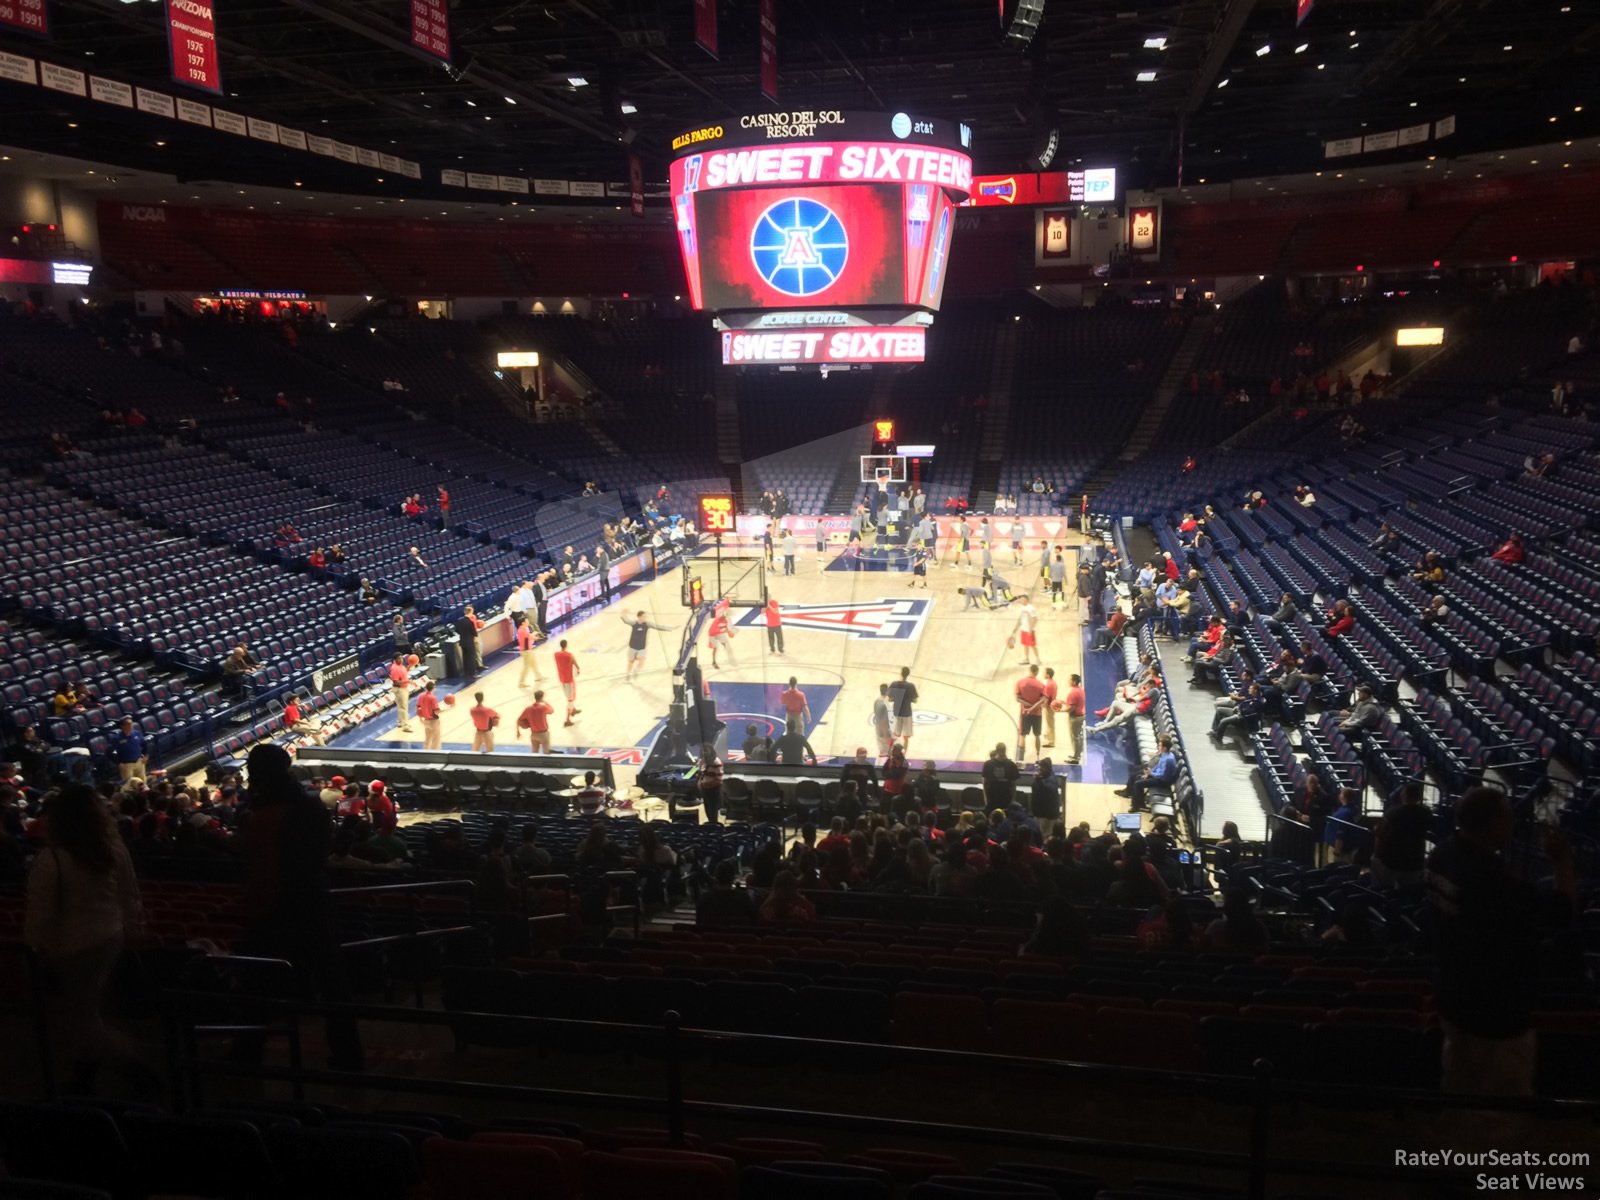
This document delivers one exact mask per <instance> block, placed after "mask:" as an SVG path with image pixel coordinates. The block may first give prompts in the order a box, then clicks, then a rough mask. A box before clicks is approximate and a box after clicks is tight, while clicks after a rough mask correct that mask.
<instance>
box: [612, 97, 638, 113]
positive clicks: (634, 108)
mask: <svg viewBox="0 0 1600 1200" xmlns="http://www.w3.org/2000/svg"><path fill="white" fill-rule="evenodd" d="M617 110H618V111H619V112H621V113H622V115H623V116H625V117H631V116H633V114H634V113H636V112H638V111H639V106H638V105H637V104H634V103H633V102H632V101H629V100H624V101H623V102H622V103H621V104H619V105H617Z"/></svg>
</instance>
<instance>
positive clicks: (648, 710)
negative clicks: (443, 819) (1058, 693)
mask: <svg viewBox="0 0 1600 1200" xmlns="http://www.w3.org/2000/svg"><path fill="white" fill-rule="evenodd" d="M1078 540H1079V539H1078V537H1077V535H1075V534H1074V535H1070V537H1069V538H1064V539H1063V542H1064V543H1065V544H1068V545H1075V543H1076V542H1077V541H1078ZM1029 554H1030V552H1028V551H1025V552H1024V556H1025V559H1026V558H1028V557H1029ZM1031 554H1032V557H1033V558H1034V559H1036V557H1037V548H1036V547H1035V549H1034V550H1033V551H1032V552H1031ZM946 557H947V558H948V552H947V554H946ZM995 558H996V562H997V565H998V566H999V567H1000V570H1001V572H1002V574H1004V575H1005V576H1006V577H1007V578H1008V579H1010V580H1011V582H1012V584H1013V585H1014V590H1015V591H1016V593H1017V594H1019V595H1020V593H1021V591H1022V590H1024V589H1027V590H1030V591H1031V593H1032V597H1033V600H1034V606H1035V608H1037V609H1038V610H1039V622H1038V638H1039V646H1040V650H1041V653H1042V655H1043V659H1044V663H1045V665H1047V666H1051V667H1054V668H1055V671H1056V676H1057V679H1058V680H1059V682H1060V683H1061V686H1062V688H1063V690H1064V689H1065V686H1066V680H1067V677H1068V676H1069V675H1070V674H1072V673H1074V672H1078V673H1085V672H1083V665H1082V664H1083V655H1084V651H1083V642H1084V631H1083V628H1082V624H1083V614H1082V610H1081V609H1080V608H1078V607H1077V606H1076V605H1072V604H1069V605H1068V606H1066V607H1064V608H1062V609H1059V610H1056V609H1052V608H1051V606H1050V604H1049V602H1048V599H1047V596H1046V592H1045V589H1044V587H1043V585H1042V584H1041V583H1040V581H1039V579H1038V577H1037V570H1036V568H1030V567H1026V566H1024V567H1012V566H1011V565H1010V563H1011V554H1010V548H1009V546H1005V547H999V548H998V549H997V553H996V555H995ZM778 564H779V567H780V568H781V565H782V559H781V558H780V559H779V560H778ZM842 566H843V561H842V560H841V559H840V557H839V555H838V553H837V551H836V550H830V551H829V552H828V554H826V555H825V556H824V557H823V559H822V560H821V564H820V568H821V569H819V560H818V558H817V557H816V555H815V552H814V550H813V549H812V548H811V547H807V548H806V553H804V554H802V555H801V556H800V558H799V561H798V563H797V570H796V573H795V574H794V575H792V576H785V575H783V574H782V573H781V569H780V570H779V571H776V572H773V573H771V574H770V575H769V576H768V588H769V591H770V593H771V594H772V595H773V596H776V597H777V598H778V600H779V602H780V604H782V606H783V612H784V652H783V653H781V654H780V653H777V652H775V651H773V650H769V649H768V644H767V635H766V628H765V622H764V619H763V617H762V614H761V612H760V610H759V609H756V608H753V607H736V608H734V609H733V610H732V612H731V616H732V618H733V621H734V628H733V640H732V651H733V652H732V654H731V655H729V654H726V653H720V654H719V660H720V661H719V664H718V665H717V666H716V667H712V665H711V654H710V648H709V646H708V645H707V644H706V641H705V636H704V634H702V635H701V645H700V647H699V654H700V663H701V667H702V670H703V671H704V674H705V678H706V680H707V682H708V683H709V684H710V686H711V689H712V694H713V695H714V696H715V697H716V699H717V704H718V709H719V714H720V715H721V716H722V718H723V719H724V720H726V721H727V722H728V724H729V727H730V728H729V736H728V743H729V747H730V749H734V748H736V747H738V746H739V745H740V744H741V743H742V742H743V740H744V737H745V727H746V725H747V724H750V723H756V724H758V725H759V726H760V728H761V729H762V731H763V732H765V731H766V730H767V729H768V728H771V727H772V726H773V725H774V724H777V726H778V728H777V729H776V730H774V733H776V732H781V715H782V711H783V710H782V706H781V705H780V703H779V701H778V695H779V693H780V692H781V691H783V689H784V687H785V686H786V685H787V681H788V680H789V678H790V677H791V676H792V677H794V678H795V679H797V680H798V681H799V685H800V687H801V689H802V690H803V691H805V692H806V694H807V697H808V700H809V703H810V707H811V713H812V723H811V725H810V726H809V728H808V737H809V740H810V742H811V745H812V747H813V749H814V750H815V751H816V753H817V754H818V756H819V757H827V756H837V757H841V758H844V757H849V756H851V755H853V754H854V753H855V751H856V748H857V747H858V746H865V747H866V748H867V750H868V752H869V753H871V754H873V755H876V750H877V746H876V741H875V737H874V734H873V729H872V724H871V714H872V703H873V700H874V699H875V698H876V696H877V694H878V686H879V684H881V683H888V682H890V681H892V680H894V679H896V678H898V677H899V671H900V668H901V667H909V668H910V669H911V680H912V682H913V683H915V684H916V685H917V689H918V691H919V693H920V695H919V699H918V703H917V718H916V725H915V732H914V734H913V736H912V738H911V742H910V752H911V758H912V760H913V763H914V764H917V765H920V763H921V761H922V760H924V759H930V758H931V759H934V760H935V761H937V762H940V763H950V762H969V763H976V762H981V761H982V760H983V759H985V758H987V757H988V754H989V752H990V751H991V750H993V748H994V747H995V745H996V744H997V743H1004V744H1005V746H1006V747H1007V749H1008V751H1010V752H1014V750H1015V743H1016V728H1017V705H1016V701H1015V699H1014V697H1013V691H1012V689H1013V687H1014V685H1015V683H1016V681H1017V680H1018V679H1020V678H1021V677H1022V676H1023V675H1024V674H1025V671H1026V668H1025V667H1024V666H1022V665H1021V664H1022V652H1021V647H1020V646H1016V647H1012V648H1008V647H1007V645H1006V643H1007V640H1008V637H1009V636H1010V635H1011V634H1012V633H1013V631H1014V630H1015V628H1016V625H1017V616H1016V613H1017V608H1018V607H1019V606H1018V605H1016V604H1013V605H1011V606H1010V607H1008V608H999V609H993V610H984V609H969V608H967V607H966V606H965V604H966V602H965V599H964V597H962V596H961V595H958V594H957V589H958V588H959V587H962V586H969V585H976V583H977V579H978V574H977V572H976V570H973V571H968V570H965V569H959V568H952V567H950V566H948V565H946V564H944V563H941V564H939V565H932V566H930V567H929V571H928V584H929V586H928V588H927V589H926V590H925V589H923V588H921V587H917V588H912V587H911V586H910V583H911V576H910V574H909V573H904V572H901V571H898V570H892V571H881V570H877V571H875V570H862V571H854V570H848V569H841V567H842ZM695 572H696V573H697V574H700V575H701V576H702V577H704V578H705V579H706V581H707V592H708V594H711V589H712V586H713V584H712V581H713V580H714V578H715V571H714V569H713V568H712V567H711V565H710V563H709V562H708V561H707V560H706V558H705V557H704V556H703V557H702V558H701V559H700V560H697V563H696V564H695ZM729 574H731V572H730V571H725V572H724V575H725V577H726V576H727V575H729ZM680 583H681V580H680V576H679V574H678V573H677V572H673V573H671V574H670V575H667V576H664V577H663V578H661V579H659V580H655V581H653V582H650V583H646V584H643V585H641V586H638V587H633V588H630V589H628V590H627V591H626V592H625V593H624V594H622V595H621V596H620V597H619V599H617V600H616V601H614V602H613V603H612V604H611V605H610V606H609V607H607V608H605V609H604V610H601V611H599V612H596V613H595V614H593V615H592V616H589V617H588V618H586V619H584V620H583V621H581V622H579V623H578V624H576V625H574V626H571V627H568V628H567V629H564V630H561V631H560V632H558V633H557V635H556V637H555V638H553V639H552V641H551V642H548V643H545V644H544V645H541V646H540V647H539V649H538V650H537V652H536V661H537V663H538V665H539V669H540V671H541V672H542V673H543V676H544V680H543V682H540V681H538V680H533V679H530V680H529V681H528V684H527V686H521V684H520V679H519V676H520V675H521V671H522V667H521V664H520V662H519V661H518V660H517V657H516V656H515V654H513V653H510V652H506V651H502V652H501V653H500V654H497V655H495V656H493V657H492V658H491V660H490V661H489V663H488V667H489V669H488V670H487V671H486V672H485V673H484V674H482V675H480V676H479V678H478V679H477V681H476V682H475V683H474V684H472V685H471V686H470V687H469V688H467V689H463V691H462V692H461V693H459V694H458V703H456V704H455V705H454V706H453V707H448V708H446V709H444V710H443V714H442V717H441V721H442V726H441V732H442V735H443V741H444V744H445V746H446V748H450V749H465V748H467V747H468V746H469V745H470V743H471V740H472V729H471V724H470V721H469V719H468V716H467V709H468V708H469V707H470V706H471V703H472V699H471V692H472V691H482V692H483V693H484V698H485V702H486V703H488V704H489V705H490V707H492V708H494V709H496V710H497V711H498V712H499V713H500V716H501V725H500V728H499V730H498V731H497V737H496V744H497V747H498V748H500V749H505V748H506V747H508V746H509V745H511V744H512V743H513V742H515V741H517V738H516V732H515V723H516V719H517V715H518V714H519V713H520V712H521V711H522V709H523V708H524V707H525V706H526V704H527V703H528V702H529V701H530V700H531V699H532V696H533V693H534V691H535V689H537V688H541V687H542V688H544V690H545V693H546V695H545V699H546V702H548V703H550V704H552V705H554V706H555V708H556V713H555V714H554V717H553V718H552V740H553V742H554V744H555V746H556V747H557V748H559V749H566V748H569V747H582V748H589V747H600V748H604V749H607V750H612V751H620V750H624V749H628V748H639V749H641V750H643V749H646V748H648V746H649V745H650V743H651V741H652V740H653V738H654V736H655V735H656V734H657V733H658V732H659V730H660V729H661V727H662V725H663V723H664V721H665V719H666V714H667V706H668V702H669V700H670V697H671V691H672V667H673V664H674V663H675V662H676V661H677V658H678V654H679V651H680V648H681V644H682V637H683V627H684V623H685V620H686V619H687V617H688V612H687V610H686V609H684V608H683V606H682V604H681V602H680ZM641 609H642V610H643V611H644V612H645V613H646V615H647V616H648V618H649V619H650V620H651V621H652V622H654V623H656V624H657V625H665V626H668V627H669V628H668V629H667V630H666V631H657V630H652V631H651V632H650V635H649V644H648V652H647V657H646V661H645V666H644V668H643V669H642V670H641V671H640V672H639V673H638V674H637V675H636V676H635V677H634V678H633V679H631V680H629V679H626V678H625V668H626V665H627V644H628V629H627V627H626V624H625V617H626V616H631V614H633V613H635V612H637V611H639V610H641ZM562 638H565V639H566V640H567V641H568V643H569V648H570V649H571V650H572V651H573V652H574V653H575V654H576V655H577V657H578V663H579V668H580V674H579V682H578V707H579V709H580V710H581V711H580V714H579V715H578V717H577V718H576V721H575V723H574V725H573V726H572V727H571V728H564V727H562V725H561V720H562V716H563V714H564V711H565V703H564V700H563V699H562V696H561V690H560V687H559V685H558V684H557V683H556V681H555V666H554V663H553V661H552V655H553V654H554V652H555V649H556V645H555V643H557V642H559V641H560V639H562ZM1090 701H1091V704H1093V703H1095V702H1096V700H1095V697H1094V695H1093V693H1092V692H1091V696H1090ZM414 702H415V701H414V698H413V703H414ZM1104 702H1105V701H1104V700H1100V701H1099V703H1104ZM1058 725H1059V726H1060V729H1059V733H1060V738H1059V740H1058V742H1057V746H1056V748H1055V749H1054V750H1053V751H1052V750H1049V749H1046V750H1045V751H1044V753H1045V754H1046V755H1049V756H1052V757H1053V758H1054V759H1055V760H1056V762H1057V763H1058V764H1059V762H1060V760H1061V759H1062V758H1064V757H1065V756H1066V755H1067V754H1068V753H1070V751H1069V749H1068V747H1067V734H1066V728H1065V722H1064V720H1062V719H1059V718H1058ZM413 728H414V730H416V732H413V733H412V734H403V733H400V732H398V731H397V730H396V729H394V727H393V726H392V725H390V724H388V723H387V722H384V728H383V730H382V731H381V732H378V733H377V734H375V735H373V736H370V737H364V738H362V739H361V741H362V742H363V743H365V744H369V745H373V744H376V745H411V746H418V747H420V744H421V743H420V736H421V735H420V727H419V726H418V725H417V723H416V722H415V721H413ZM521 744H522V745H527V739H526V735H524V736H523V738H522V739H521ZM1028 755H1029V757H1028V759H1027V760H1026V762H1027V764H1028V765H1031V763H1032V761H1033V758H1032V755H1033V751H1032V747H1031V745H1030V747H1029V750H1028ZM1102 761H1103V759H1102V757H1101V751H1100V750H1099V749H1097V748H1096V744H1095V743H1094V742H1091V750H1090V754H1089V755H1088V756H1087V759H1086V765H1085V767H1082V768H1060V767H1058V770H1062V771H1063V773H1064V774H1065V775H1066V777H1067V779H1068V781H1069V783H1078V782H1079V781H1081V780H1083V779H1084V778H1086V777H1087V778H1088V779H1090V780H1092V781H1093V782H1091V783H1081V784H1080V785H1079V786H1069V788H1068V796H1067V817H1068V819H1069V821H1071V822H1076V821H1078V820H1088V821H1090V823H1091V825H1092V826H1093V827H1094V828H1096V829H1098V828H1100V827H1102V826H1103V825H1104V824H1105V822H1106V820H1107V819H1108V818H1109V815H1110V813H1112V812H1114V811H1118V810H1120V809H1121V808H1123V807H1125V805H1124V804H1123V803H1122V802H1121V801H1120V800H1118V799H1117V798H1116V797H1114V796H1112V795H1111V794H1110V793H1111V791H1112V786H1114V784H1120V783H1121V782H1122V779H1123V776H1122V775H1121V774H1120V773H1115V774H1111V775H1108V774H1106V773H1105V772H1103V771H1101V770H1099V769H1098V768H1099V765H1101V763H1102ZM821 771H822V772H827V771H828V767H827V765H826V764H824V765H823V767H822V768H821ZM617 773H618V777H619V779H618V782H619V783H622V784H626V783H631V782H632V775H633V772H632V770H630V769H629V764H627V763H625V762H619V763H618V764H617ZM1107 779H1110V780H1112V781H1113V782H1112V783H1110V784H1107V783H1104V782H1103V781H1104V780H1107Z"/></svg>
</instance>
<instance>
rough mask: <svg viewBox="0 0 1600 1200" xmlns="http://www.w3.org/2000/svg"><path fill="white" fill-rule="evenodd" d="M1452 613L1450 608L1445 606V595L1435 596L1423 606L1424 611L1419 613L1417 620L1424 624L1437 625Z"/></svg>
mask: <svg viewBox="0 0 1600 1200" xmlns="http://www.w3.org/2000/svg"><path fill="white" fill-rule="evenodd" d="M1449 615H1450V610H1449V608H1447V607H1446V606H1445V602H1444V597H1443V596H1433V597H1431V598H1430V599H1429V600H1428V602H1427V603H1426V604H1424V605H1423V606H1422V611H1421V612H1420V613H1418V614H1417V620H1418V621H1420V622H1421V623H1422V624H1424V625H1435V624H1438V623H1439V622H1441V621H1443V620H1444V619H1445V618H1446V617H1447V616H1449Z"/></svg>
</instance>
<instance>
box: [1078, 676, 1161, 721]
mask: <svg viewBox="0 0 1600 1200" xmlns="http://www.w3.org/2000/svg"><path fill="white" fill-rule="evenodd" d="M1160 690H1161V679H1160V677H1159V676H1152V677H1151V678H1150V679H1147V680H1146V681H1145V682H1144V683H1142V684H1140V685H1139V686H1138V687H1137V688H1134V687H1129V688H1126V689H1124V690H1123V691H1122V692H1120V693H1118V695H1117V698H1116V699H1115V700H1113V701H1112V702H1111V705H1110V707H1109V708H1103V709H1100V710H1098V712H1097V713H1096V715H1097V716H1099V717H1100V718H1101V719H1100V721H1098V722H1097V723H1095V724H1093V725H1090V726H1087V727H1086V728H1085V729H1084V732H1085V733H1105V732H1107V731H1108V730H1112V729H1118V728H1121V727H1122V726H1123V725H1127V724H1129V723H1131V722H1132V721H1133V719H1134V718H1135V717H1138V716H1142V715H1144V714H1145V713H1147V712H1149V711H1150V709H1151V707H1152V706H1153V705H1154V704H1155V697H1156V693H1157V692H1158V691H1160Z"/></svg>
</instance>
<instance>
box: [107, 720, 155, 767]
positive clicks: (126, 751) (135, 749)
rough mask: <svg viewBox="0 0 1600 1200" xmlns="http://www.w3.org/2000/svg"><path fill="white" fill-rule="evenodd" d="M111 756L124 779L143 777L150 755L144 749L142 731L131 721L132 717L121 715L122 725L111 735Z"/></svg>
mask: <svg viewBox="0 0 1600 1200" xmlns="http://www.w3.org/2000/svg"><path fill="white" fill-rule="evenodd" d="M111 757H112V758H114V759H115V760H116V763H117V773H118V774H120V775H121V776H122V778H123V780H124V781H126V780H129V779H143V778H144V777H145V774H144V769H145V765H146V764H147V763H148V762H149V760H150V756H149V754H148V753H147V752H146V751H145V745H144V731H143V730H141V729H140V728H139V727H138V726H137V725H135V724H134V723H133V718H132V717H123V718H122V725H121V726H120V727H119V728H118V729H117V731H116V732H115V733H113V734H112V735H111Z"/></svg>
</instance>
